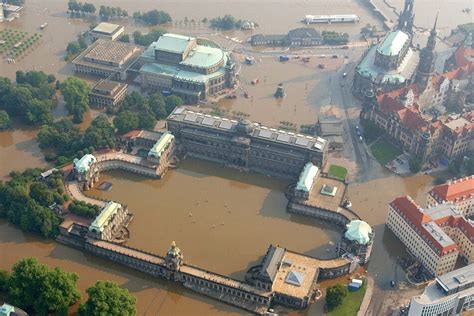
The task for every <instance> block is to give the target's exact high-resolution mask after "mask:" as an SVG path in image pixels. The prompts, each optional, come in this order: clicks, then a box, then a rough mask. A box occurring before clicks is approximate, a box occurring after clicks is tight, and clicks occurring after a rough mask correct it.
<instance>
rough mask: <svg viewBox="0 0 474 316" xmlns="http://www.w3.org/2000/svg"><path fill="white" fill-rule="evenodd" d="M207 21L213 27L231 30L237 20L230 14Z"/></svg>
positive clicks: (235, 25)
mask: <svg viewBox="0 0 474 316" xmlns="http://www.w3.org/2000/svg"><path fill="white" fill-rule="evenodd" d="M209 23H210V26H211V28H213V29H221V30H232V29H234V28H236V27H237V20H236V19H235V18H234V17H233V16H232V15H230V14H226V15H224V16H223V17H222V18H221V17H220V16H219V17H217V18H214V19H211V20H210V21H209Z"/></svg>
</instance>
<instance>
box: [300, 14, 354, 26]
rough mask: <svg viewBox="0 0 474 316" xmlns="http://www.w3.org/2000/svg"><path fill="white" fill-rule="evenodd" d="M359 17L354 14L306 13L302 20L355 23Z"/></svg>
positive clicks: (308, 22)
mask: <svg viewBox="0 0 474 316" xmlns="http://www.w3.org/2000/svg"><path fill="white" fill-rule="evenodd" d="M359 21H360V18H359V17H358V16H357V15H355V14H337V15H306V16H305V17H304V19H303V22H304V23H306V24H312V23H328V24H331V23H356V22H359Z"/></svg>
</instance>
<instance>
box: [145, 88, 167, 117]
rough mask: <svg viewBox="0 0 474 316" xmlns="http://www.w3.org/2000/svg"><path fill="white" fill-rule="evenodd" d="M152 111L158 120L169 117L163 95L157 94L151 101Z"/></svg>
mask: <svg viewBox="0 0 474 316" xmlns="http://www.w3.org/2000/svg"><path fill="white" fill-rule="evenodd" d="M149 104H150V109H151V110H152V111H153V113H154V114H155V117H156V118H157V119H158V120H161V119H163V118H165V117H166V116H167V112H166V103H165V98H164V97H163V95H162V94H161V93H155V94H152V95H151V96H150V99H149Z"/></svg>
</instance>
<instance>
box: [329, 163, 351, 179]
mask: <svg viewBox="0 0 474 316" xmlns="http://www.w3.org/2000/svg"><path fill="white" fill-rule="evenodd" d="M328 174H329V176H332V177H336V178H338V179H339V180H341V181H344V180H345V179H346V176H347V169H346V168H344V167H341V166H338V165H330V166H329V171H328Z"/></svg>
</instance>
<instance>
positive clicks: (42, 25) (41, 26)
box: [40, 22, 48, 30]
mask: <svg viewBox="0 0 474 316" xmlns="http://www.w3.org/2000/svg"><path fill="white" fill-rule="evenodd" d="M47 26H48V23H46V22H44V23H43V24H41V25H40V29H42V30H44V29H45V28H46V27H47Z"/></svg>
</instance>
